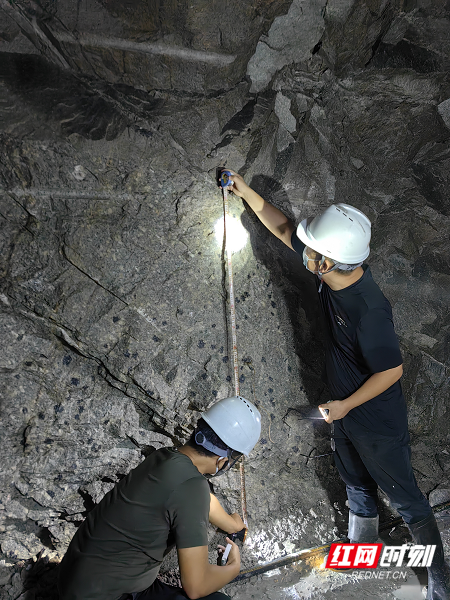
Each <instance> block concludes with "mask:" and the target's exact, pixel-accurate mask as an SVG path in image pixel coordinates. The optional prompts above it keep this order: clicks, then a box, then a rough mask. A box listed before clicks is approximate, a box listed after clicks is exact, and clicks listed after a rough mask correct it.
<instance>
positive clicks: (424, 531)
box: [408, 513, 450, 600]
mask: <svg viewBox="0 0 450 600" xmlns="http://www.w3.org/2000/svg"><path fill="white" fill-rule="evenodd" d="M408 528H409V531H410V532H411V535H412V536H413V538H414V540H415V542H416V543H417V544H421V545H422V546H427V545H431V544H433V545H435V546H436V551H435V553H434V557H433V562H432V564H431V567H427V571H428V591H427V600H450V567H449V566H448V564H447V563H446V562H445V558H444V548H443V546H442V540H441V534H440V533H439V529H438V526H437V523H436V519H435V518H434V514H433V513H431V515H430V516H429V517H427V518H426V519H423V521H419V522H418V523H413V524H412V525H408Z"/></svg>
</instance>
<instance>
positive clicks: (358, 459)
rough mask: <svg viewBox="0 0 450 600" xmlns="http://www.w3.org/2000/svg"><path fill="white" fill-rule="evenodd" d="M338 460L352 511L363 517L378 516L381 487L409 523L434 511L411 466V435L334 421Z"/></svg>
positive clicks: (350, 422)
mask: <svg viewBox="0 0 450 600" xmlns="http://www.w3.org/2000/svg"><path fill="white" fill-rule="evenodd" d="M333 429H334V431H333V433H332V435H333V438H334V444H335V451H334V461H335V464H336V467H337V468H338V471H339V473H340V475H341V478H342V479H343V481H344V483H345V484H346V486H347V497H348V503H349V508H350V510H351V511H352V512H353V513H355V514H356V515H358V516H360V517H375V516H376V515H377V514H378V510H377V487H378V486H379V487H380V488H381V489H382V490H383V492H385V494H386V495H387V496H388V498H389V500H390V502H391V505H392V506H393V507H394V508H395V509H396V510H397V511H398V512H399V513H400V514H401V516H402V517H403V519H404V521H405V522H406V523H417V522H419V521H421V520H422V519H425V518H427V517H428V516H429V514H430V513H431V507H430V504H429V503H428V500H427V499H426V498H425V496H424V495H423V494H422V492H421V491H420V489H419V488H418V486H417V482H416V478H415V477H414V473H413V470H412V467H411V449H410V447H409V434H408V431H404V432H403V433H401V434H399V435H397V436H396V435H393V436H387V435H381V434H379V433H374V432H372V431H370V430H367V429H366V428H362V427H361V426H360V425H358V424H357V423H355V422H354V421H352V420H351V419H345V418H344V419H340V420H339V421H334V423H333Z"/></svg>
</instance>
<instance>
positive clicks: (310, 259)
mask: <svg viewBox="0 0 450 600" xmlns="http://www.w3.org/2000/svg"><path fill="white" fill-rule="evenodd" d="M326 258H327V257H326V256H323V254H319V253H318V252H316V251H315V250H313V249H312V248H309V247H308V246H306V247H305V249H304V250H303V264H304V265H305V267H306V269H307V270H308V271H309V272H310V273H314V275H317V277H318V278H319V279H322V277H323V275H326V274H327V273H331V271H334V270H335V269H340V270H341V271H354V270H355V269H356V268H357V267H360V266H361V265H362V264H363V263H362V262H360V263H358V264H357V265H344V264H342V263H338V262H334V264H333V266H332V267H331V268H329V269H327V270H326V271H324V272H321V271H320V268H321V266H322V265H323V263H324V262H325V260H326ZM330 260H331V259H330ZM310 267H312V268H310Z"/></svg>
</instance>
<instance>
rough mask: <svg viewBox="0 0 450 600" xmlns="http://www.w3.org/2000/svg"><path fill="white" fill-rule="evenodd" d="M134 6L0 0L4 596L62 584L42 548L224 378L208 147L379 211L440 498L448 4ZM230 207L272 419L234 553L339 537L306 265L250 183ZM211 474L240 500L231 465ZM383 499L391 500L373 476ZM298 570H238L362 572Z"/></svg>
mask: <svg viewBox="0 0 450 600" xmlns="http://www.w3.org/2000/svg"><path fill="white" fill-rule="evenodd" d="M141 4H142V6H140V7H138V11H137V13H136V12H130V11H127V9H126V8H125V7H124V5H122V4H121V3H119V2H107V1H106V0H105V1H102V2H100V1H98V2H97V1H94V0H90V1H89V2H88V1H87V0H86V1H83V2H81V3H78V7H77V9H76V10H75V8H74V6H73V3H70V2H68V1H67V2H66V1H63V0H61V1H60V2H58V3H53V4H52V3H50V2H44V1H42V2H39V3H38V2H36V3H32V2H28V1H27V2H25V1H22V0H20V1H19V0H18V1H17V2H16V3H15V4H14V5H12V4H10V3H9V2H7V1H6V0H0V8H1V9H2V13H1V14H2V16H3V17H4V18H3V22H2V26H1V31H2V33H1V35H0V41H1V45H0V52H1V60H0V73H1V81H0V123H1V125H0V137H1V144H0V222H1V233H0V246H1V251H0V257H1V258H0V260H1V262H0V269H1V281H0V339H1V340H2V345H3V353H2V355H1V357H0V372H1V375H2V376H1V382H0V385H1V394H2V395H1V403H0V411H1V421H0V429H1V440H2V444H1V447H0V547H1V556H0V586H2V588H1V589H2V591H1V592H0V594H1V597H2V598H3V597H4V598H5V599H8V600H9V599H10V598H14V599H18V598H19V597H22V599H23V600H31V599H32V598H33V599H35V600H38V599H39V598H46V599H47V598H51V597H53V596H52V594H53V595H54V591H52V589H53V588H52V586H53V583H52V582H54V571H55V569H54V565H55V564H56V563H57V562H58V560H59V559H60V558H61V556H62V555H63V554H64V551H65V549H66V548H67V545H68V543H69V541H70V539H71V537H72V536H73V534H74V532H75V530H76V527H77V526H78V525H79V524H80V523H81V522H82V520H83V519H84V517H85V515H86V514H87V511H89V510H90V509H91V508H92V507H93V506H94V505H95V504H96V503H97V502H98V501H99V500H100V499H101V498H102V496H103V495H104V494H105V493H106V492H107V491H108V490H109V489H111V487H112V486H113V485H114V483H115V482H116V481H118V480H119V479H120V478H121V477H122V476H123V475H124V474H125V473H127V472H128V471H129V470H130V469H131V468H133V466H135V465H137V464H138V463H139V462H140V461H141V460H142V459H143V457H145V456H146V455H148V453H149V452H151V451H152V450H153V449H155V448H159V447H161V446H164V445H170V444H180V443H182V442H183V441H184V440H185V439H186V437H187V436H188V435H189V433H190V431H191V430H192V427H193V424H194V423H195V421H196V420H197V418H198V416H199V414H200V412H201V411H202V410H204V409H205V408H206V407H207V406H209V404H211V403H212V402H213V401H215V400H216V399H219V398H223V397H226V396H228V395H232V394H233V393H234V390H233V382H232V365H231V348H230V339H229V338H230V335H229V334H230V322H229V309H228V303H227V293H228V292H227V289H228V284H227V279H226V264H225V260H224V258H225V257H224V252H223V243H222V240H221V239H219V241H217V240H216V237H215V234H214V231H215V224H216V222H217V221H219V220H220V219H222V218H223V207H222V199H221V194H220V192H219V190H218V188H217V187H216V183H215V173H216V167H217V166H228V167H230V168H234V169H236V170H238V171H239V172H240V173H241V174H242V175H243V176H244V177H245V178H246V180H247V181H248V183H250V184H251V185H252V186H253V187H254V188H255V189H256V190H257V191H259V192H260V193H261V194H262V195H263V196H264V197H265V198H267V199H268V200H269V201H271V202H272V203H274V204H275V205H276V206H278V207H279V208H280V209H282V210H283V211H284V212H286V213H287V214H288V215H289V216H290V217H291V218H292V219H293V220H294V221H295V222H296V223H298V222H299V220H300V218H301V217H305V216H308V215H313V214H315V213H316V212H318V211H319V210H320V209H321V208H323V207H325V206H327V205H329V204H330V203H332V202H334V201H335V202H348V203H350V204H354V205H355V206H357V207H359V208H360V209H362V210H363V211H364V212H365V213H366V214H367V215H368V216H369V217H370V219H371V220H372V222H373V232H374V236H373V244H372V253H371V255H370V257H369V259H368V263H369V264H370V267H371V269H372V272H373V274H374V277H375V279H376V280H377V281H378V282H379V283H380V286H381V288H382V289H383V291H384V293H385V294H386V295H387V297H388V298H389V299H390V301H391V303H392V306H393V311H394V317H395V324H396V330H397V332H398V335H399V338H400V342H401V347H402V351H403V355H404V361H405V365H404V366H405V375H404V378H403V387H404V391H405V395H406V399H407V403H408V410H409V422H410V432H411V438H412V453H413V466H414V469H415V474H416V478H417V480H418V483H419V485H420V487H421V489H422V490H423V492H424V493H425V494H427V495H429V496H430V499H432V498H433V494H435V495H436V494H437V496H436V497H440V498H444V499H445V497H446V494H447V493H448V490H450V461H449V453H450V436H449V434H448V425H447V423H448V418H449V413H450V407H449V403H448V397H449V381H450V379H449V359H448V356H449V353H448V348H449V340H450V333H449V331H450V330H449V328H450V320H449V314H450V312H449V298H450V294H449V289H450V285H449V283H450V262H449V255H448V238H449V230H450V226H449V219H450V212H449V211H450V204H449V200H448V187H449V186H448V183H449V181H448V179H449V172H450V170H449V161H450V149H449V138H450V79H449V74H448V67H449V63H450V42H449V38H448V26H449V9H448V4H447V3H446V2H444V1H436V2H434V3H433V4H432V5H431V4H430V3H429V2H426V1H425V0H423V1H419V0H417V1H412V0H411V1H408V2H400V1H399V2H381V0H380V1H377V0H375V1H371V2H369V1H368V0H366V1H364V0H345V1H343V2H340V3H339V4H338V5H336V4H334V3H326V2H321V1H319V0H317V1H312V0H304V1H301V0H294V2H292V3H291V4H290V3H286V2H275V1H274V2H272V3H267V6H264V8H263V7H262V6H261V7H260V6H259V5H258V6H254V5H252V6H251V7H250V3H242V2H240V3H238V4H237V5H236V7H234V9H232V8H231V7H230V9H229V14H230V15H232V17H230V18H229V19H227V20H225V22H224V20H223V19H220V18H219V17H220V11H219V12H217V10H215V7H214V6H213V4H214V3H213V4H212V5H211V6H209V5H208V6H207V5H205V4H203V3H200V2H198V3H194V4H192V6H191V7H190V8H189V7H187V6H186V7H184V8H183V11H184V12H183V13H182V14H183V18H182V19H181V20H180V19H179V18H178V17H179V15H178V16H177V18H175V16H174V14H173V13H172V12H170V10H167V12H166V13H164V14H163V13H162V12H161V11H160V12H158V11H156V12H155V14H153V13H152V14H151V15H150V13H148V12H146V9H145V6H144V5H145V3H143V2H142V3H141ZM253 4H254V3H253ZM139 11H141V12H139ZM137 14H139V15H140V18H137V16H136V15H137ZM230 206H231V212H232V213H233V215H234V216H235V217H236V219H238V220H239V221H240V222H241V223H242V225H243V227H244V229H245V230H246V232H247V234H248V241H247V244H246V246H245V247H244V248H243V249H242V250H240V251H239V252H236V253H235V254H234V256H233V267H234V273H235V275H234V277H235V282H234V284H235V293H236V311H237V325H238V330H237V335H238V350H239V373H240V386H241V394H242V395H244V396H245V397H247V398H248V399H249V400H251V401H253V402H255V403H256V404H257V405H258V407H259V408H260V411H261V413H262V417H263V432H262V436H261V440H260V443H259V444H258V446H257V448H256V449H255V451H254V452H253V453H252V456H251V458H250V459H249V460H248V461H247V463H246V480H247V497H248V511H249V526H250V532H251V534H250V537H249V541H248V545H247V546H246V549H245V550H244V552H243V567H244V568H248V567H251V566H253V565H256V564H258V563H260V562H266V561H269V560H273V559H274V558H277V557H279V556H282V555H283V554H285V553H292V552H296V551H299V550H301V549H304V548H309V547H313V546H318V545H321V544H324V543H326V542H328V541H331V540H333V539H335V538H336V537H339V536H340V535H343V534H344V533H345V530H346V519H347V514H346V510H347V509H346V505H345V490H344V488H343V485H342V483H341V481H340V479H339V477H338V475H337V472H336V470H335V468H334V466H333V463H332V460H331V457H330V455H329V452H330V448H329V429H328V426H327V425H326V424H325V423H317V422H312V421H308V420H305V419H304V418H303V417H302V415H303V414H304V413H303V411H302V410H301V408H302V407H305V406H316V405H317V404H318V403H320V402H323V401H326V400H327V399H328V395H327V390H326V387H325V385H324V383H323V348H322V342H321V338H322V336H321V323H320V320H319V313H318V306H317V301H316V298H315V289H314V284H313V282H312V281H311V279H310V278H309V276H308V274H307V273H306V272H305V271H304V268H303V265H302V264H301V260H300V259H299V258H298V257H296V256H295V255H293V253H292V252H291V251H290V250H288V249H287V248H285V247H283V246H282V244H281V243H279V242H278V240H276V239H274V238H273V237H271V235H270V234H269V233H268V232H266V230H265V229H264V228H263V227H262V226H261V224H260V223H259V221H258V220H257V219H256V218H255V216H254V215H253V214H252V212H251V211H250V210H249V208H248V207H247V206H246V205H245V203H243V202H242V201H241V200H239V199H238V198H235V197H232V198H231V199H230ZM216 491H217V493H218V494H219V497H220V498H221V500H222V502H223V503H224V505H225V507H226V508H227V509H228V510H230V511H234V510H240V492H239V477H238V473H237V472H233V473H231V474H230V475H229V476H227V477H224V478H223V479H222V480H218V481H217V486H216ZM439 501H440V500H439ZM439 501H436V503H439ZM380 509H381V515H382V520H384V521H386V520H387V519H389V518H391V517H392V516H393V515H392V512H391V510H390V509H389V507H388V506H387V504H386V501H385V499H384V498H383V496H382V495H381V496H380ZM394 516H395V515H394ZM446 523H447V522H446V521H445V520H444V521H443V523H442V526H443V527H444V528H446V527H447V529H448V526H447V525H446ZM215 541H216V537H215V536H214V537H212V539H211V544H212V547H213V546H214V544H215ZM37 557H40V559H39V560H38V559H37ZM46 561H47V563H46ZM167 568H168V569H171V564H170V563H169V565H168V566H167ZM305 568H306V567H305ZM308 569H310V570H307V573H306V571H305V570H304V569H303V567H301V568H300V567H298V568H297V567H296V568H287V569H285V570H283V571H282V572H280V573H275V574H273V573H272V575H271V576H261V577H258V578H255V579H253V580H250V581H249V582H247V583H239V584H234V585H231V586H229V589H228V590H227V591H228V593H230V595H231V596H232V597H233V598H247V597H248V598H251V597H255V598H256V597H260V598H263V597H264V596H262V594H263V593H264V594H266V597H267V598H281V597H282V596H281V595H280V594H281V593H283V594H285V597H286V598H287V597H289V598H296V597H300V598H308V597H311V598H313V597H314V598H315V597H324V598H335V597H336V598H347V597H348V598H350V597H352V596H351V595H349V594H350V592H349V591H348V590H349V589H352V590H353V589H355V590H356V587H355V585H356V584H354V583H352V582H353V581H354V580H353V579H352V577H353V575H352V574H345V575H343V574H339V573H338V574H335V573H329V572H323V571H320V570H318V568H317V565H316V566H314V568H310V566H309V567H308ZM305 573H306V574H305ZM411 577H413V575H411ZM411 581H412V579H411ZM361 585H363V586H369V587H370V586H377V585H378V586H379V585H380V582H379V581H376V582H373V581H370V582H364V584H361ZM385 585H386V586H388V587H387V588H386V594H390V593H391V591H390V590H393V591H395V589H396V588H395V585H397V583H395V584H394V583H393V584H391V583H390V582H389V585H388V583H387V582H385V583H383V586H385ZM389 586H391V587H389ZM392 586H394V587H392ZM416 587H417V586H416ZM361 589H362V588H361ZM370 589H372V588H370ZM378 589H381V588H378ZM383 589H384V588H383ZM26 590H29V591H26ZM33 590H34V591H33ZM280 590H284V591H283V592H281V591H280ZM277 593H278V596H277V595H276V594H277ZM352 593H353V592H352ZM354 593H355V595H356V593H357V592H356V591H355V592H354ZM362 593H363V592H361V594H362ZM364 593H366V591H365V592H364ZM370 593H371V592H370V590H369V588H367V593H366V595H367V597H371V596H370ZM383 593H385V592H384V591H383ZM399 593H400V592H399ZM22 594H25V595H24V596H22ZM33 594H34V595H33ZM252 594H253V596H252ZM258 594H259V596H258ZM295 594H297V596H296V595H295ZM302 594H303V595H302ZM308 594H309V595H308ZM314 594H316V595H314ZM318 594H319V595H318ZM320 594H322V595H320ZM333 594H334V595H333ZM358 597H361V596H358ZM362 597H364V596H362ZM379 597H382V596H379ZM390 597H391V596H389V595H387V596H386V598H390ZM396 597H398V598H401V597H402V596H396ZM405 600H406V596H405Z"/></svg>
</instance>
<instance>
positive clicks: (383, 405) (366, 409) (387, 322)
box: [291, 232, 408, 435]
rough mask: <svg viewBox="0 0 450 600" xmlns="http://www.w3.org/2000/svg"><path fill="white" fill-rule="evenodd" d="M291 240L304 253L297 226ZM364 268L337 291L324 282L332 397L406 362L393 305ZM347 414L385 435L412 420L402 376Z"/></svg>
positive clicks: (322, 297)
mask: <svg viewBox="0 0 450 600" xmlns="http://www.w3.org/2000/svg"><path fill="white" fill-rule="evenodd" d="M291 243H292V247H293V248H294V250H295V251H296V252H297V253H298V254H302V253H303V249H304V247H305V245H304V244H303V243H302V242H301V241H300V240H299V239H298V237H297V235H296V234H295V232H294V233H293V235H292V240H291ZM363 270H364V274H363V276H362V277H361V278H360V279H359V280H358V281H356V282H355V283H353V284H352V285H350V286H349V287H346V288H344V289H342V290H337V291H333V290H332V289H331V288H330V287H329V286H328V285H327V284H326V283H325V282H323V284H322V288H321V290H320V293H319V299H320V303H321V306H322V311H323V314H324V317H325V321H326V324H327V331H328V336H327V337H328V339H327V344H326V371H327V380H328V387H329V389H330V393H331V395H332V398H333V400H343V399H344V398H347V397H348V396H350V395H351V394H353V393H354V392H355V391H356V390H358V389H359V388H360V387H361V386H362V385H363V384H364V383H365V381H367V379H369V377H370V376H371V375H373V374H374V373H379V372H380V371H386V370H388V369H393V368H395V367H398V366H399V365H401V364H402V362H403V360H402V356H401V353H400V348H399V344H398V339H397V336H396V335H395V331H394V324H393V321H392V309H391V305H390V304H389V301H388V300H387V299H386V298H385V296H384V295H383V293H382V291H381V290H380V288H379V287H378V285H377V284H376V283H375V282H374V280H373V279H372V274H371V272H370V268H369V267H368V266H367V265H363ZM316 279H317V286H318V288H319V284H320V282H319V278H316ZM345 420H352V421H355V422H356V423H358V424H360V425H361V426H362V427H363V428H365V429H368V430H370V431H374V432H377V433H381V434H383V435H396V434H398V433H400V432H403V431H404V430H405V429H407V426H408V425H407V416H406V404H405V400H404V397H403V393H402V388H401V384H400V381H397V382H396V383H394V385H392V386H391V387H389V388H388V389H387V390H385V391H384V392H382V393H381V394H379V395H378V396H376V397H375V398H372V399H371V400H369V401H368V402H365V403H364V404H361V405H360V406H357V407H355V408H353V409H352V410H351V411H350V412H349V413H348V414H347V415H346V416H345V417H344V422H345Z"/></svg>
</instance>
